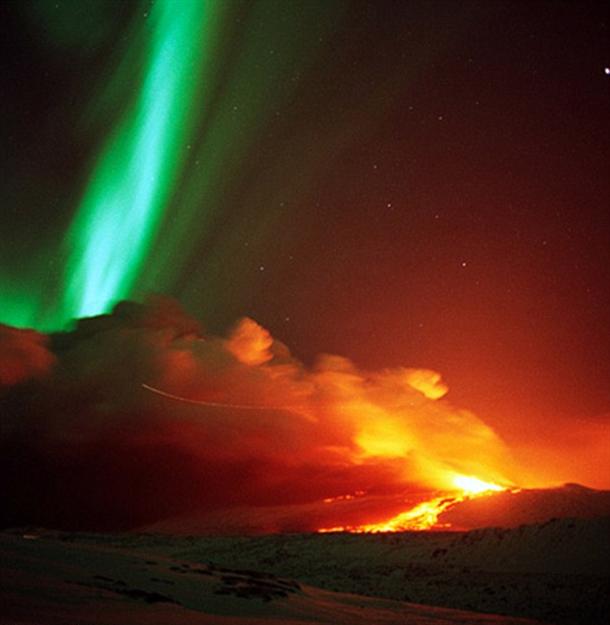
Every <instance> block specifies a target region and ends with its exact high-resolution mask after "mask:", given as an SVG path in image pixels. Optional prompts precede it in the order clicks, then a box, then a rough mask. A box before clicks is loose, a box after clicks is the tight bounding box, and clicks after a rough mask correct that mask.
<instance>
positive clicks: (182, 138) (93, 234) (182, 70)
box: [61, 0, 218, 320]
mask: <svg viewBox="0 0 610 625" xmlns="http://www.w3.org/2000/svg"><path fill="white" fill-rule="evenodd" d="M215 5H216V3H215V2H211V1H210V2H203V1H202V0H181V1H180V3H176V2H175V1H174V0H157V2H155V4H154V5H153V8H152V11H151V14H150V16H149V17H148V23H147V32H148V41H147V43H148V51H147V55H146V59H147V63H146V65H145V67H144V71H143V76H142V84H141V86H140V88H139V90H137V96H136V98H135V100H134V101H133V103H132V105H131V108H129V109H128V110H127V111H126V112H125V115H124V117H123V118H122V119H121V120H120V121H119V122H118V124H117V125H116V127H115V128H114V130H113V131H112V133H111V134H110V136H109V139H108V141H107V143H106V145H105V147H104V148H103V150H102V151H101V154H100V156H99V158H98V160H97V162H96V164H95V166H94V168H93V172H92V174H91V177H90V180H89V183H88V185H87V187H86V190H85V193H84V196H83V198H82V201H81V203H80V206H79V208H78V211H77V213H76V215H75V218H74V221H73V223H72V225H71V227H70V229H69V231H68V233H67V236H66V239H65V242H64V243H65V249H66V255H67V264H66V275H65V288H64V290H63V307H62V311H61V315H62V317H63V318H64V319H66V320H67V319H70V318H74V317H83V316H91V315H96V314H100V313H103V312H107V311H108V310H110V309H111V308H112V306H113V305H114V303H116V302H117V301H118V300H120V299H122V298H125V297H128V296H129V295H130V294H131V291H132V288H133V285H134V282H135V281H136V279H137V277H138V274H139V272H140V271H141V270H142V268H143V266H144V265H145V262H146V259H147V258H148V256H149V255H150V254H151V252H152V248H153V243H154V241H155V236H156V235H157V233H158V228H159V225H160V223H161V220H162V217H163V214H164V209H165V208H166V206H167V203H168V201H169V199H170V197H171V195H172V191H173V189H174V185H175V182H176V180H177V177H178V176H179V174H180V171H181V168H182V165H183V163H184V160H185V156H186V152H187V143H188V136H189V132H190V130H191V128H192V126H193V122H194V120H193V117H194V116H195V115H194V113H195V111H196V112H197V114H199V113H200V111H199V110H198V109H197V105H198V101H199V100H200V97H199V96H201V95H202V94H201V91H202V90H204V89H205V86H206V85H205V82H206V81H205V68H206V63H205V61H206V60H207V59H208V58H209V56H210V53H211V47H212V42H213V41H214V37H213V31H214V28H215V27H216V21H217V16H218V15H217V14H218V10H217V7H216V6H215Z"/></svg>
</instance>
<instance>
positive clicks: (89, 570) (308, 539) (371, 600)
mask: <svg viewBox="0 0 610 625" xmlns="http://www.w3.org/2000/svg"><path fill="white" fill-rule="evenodd" d="M609 536H610V519H594V520H577V521H571V520H566V519H563V520H558V521H551V522H548V523H545V524H541V525H534V526H528V527H521V528H516V529H509V530H499V529H486V530H477V531H473V532H469V533H453V534H449V533H406V534H388V535H345V534H295V535H270V536H258V537H248V538H244V537H218V536H216V537H188V536H182V537H177V536H168V535H150V534H148V535H147V534H121V535H100V534H69V533H60V532H48V531H34V530H30V531H26V530H21V531H19V532H17V531H9V532H5V533H3V534H0V545H1V552H2V556H1V564H0V570H1V574H2V583H1V590H0V605H2V613H1V614H0V622H1V623H3V624H13V623H15V624H16V623H19V624H31V625H34V624H36V625H46V624H49V625H69V624H72V623H74V624H75V625H77V624H78V625H89V624H99V625H102V624H103V625H113V624H115V623H116V624H117V625H130V624H131V623H134V624H135V623H139V624H140V623H142V624H153V623H154V624H157V623H158V624H163V625H172V624H174V623H175V624H176V625H177V624H178V623H180V624H186V625H189V624H200V623H201V624H203V623H205V624H209V623H218V624H219V625H225V624H239V625H243V624H246V623H252V624H254V623H257V624H261V623H273V622H277V623H280V622H281V623H288V624H291V625H296V624H305V623H309V624H311V623H328V624H329V625H330V624H333V625H340V624H343V623H345V624H362V625H364V624H365V623H366V624H367V625H368V624H379V625H383V624H390V623H392V624H393V623H396V624H398V623H401V624H412V625H423V624H426V625H441V624H449V623H452V624H455V623H461V624H464V625H466V624H473V625H474V624H483V623H485V624H489V625H491V624H494V625H509V624H511V625H517V624H518V623H519V624H521V625H525V623H530V624H531V623H532V621H528V620H525V619H520V618H517V616H527V617H530V618H537V619H539V620H540V621H542V622H546V623H566V624H574V623H582V624H584V623H587V625H597V624H599V625H601V624H602V623H604V624H605V623H607V622H608V614H609V610H608V595H609V593H608V590H609V579H610V577H609V565H608V562H610V553H609V549H610V545H609ZM364 595H367V596H364ZM421 604H427V605H421ZM431 605H434V606H445V607H444V608H443V607H430V606H431ZM453 608H461V609H462V610H468V611H462V610H457V609H453ZM474 611H477V612H478V613H477V612H474ZM482 612H486V613H488V614H482ZM489 613H502V614H504V616H498V615H495V616H494V615H493V614H489Z"/></svg>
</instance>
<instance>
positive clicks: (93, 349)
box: [0, 300, 515, 530]
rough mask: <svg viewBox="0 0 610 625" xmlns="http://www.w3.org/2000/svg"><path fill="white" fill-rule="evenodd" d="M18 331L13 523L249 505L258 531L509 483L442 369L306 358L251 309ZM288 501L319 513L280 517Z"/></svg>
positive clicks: (130, 520) (337, 520) (114, 519)
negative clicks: (308, 361) (468, 480)
mask: <svg viewBox="0 0 610 625" xmlns="http://www.w3.org/2000/svg"><path fill="white" fill-rule="evenodd" d="M7 332H8V331H7ZM16 332H17V334H14V335H11V334H10V332H8V333H7V336H13V338H12V339H11V340H13V343H10V341H9V343H8V344H9V345H13V344H15V345H17V346H19V345H22V344H23V345H29V346H30V347H31V349H20V348H11V350H9V351H8V353H9V355H10V354H12V356H7V357H5V359H4V360H3V361H2V362H9V360H10V358H12V359H13V361H15V360H16V361H17V362H20V363H21V368H19V366H17V364H15V363H13V364H12V365H11V366H12V367H14V369H11V370H14V371H21V372H23V373H20V374H19V375H13V376H12V377H10V376H8V375H5V378H6V380H8V383H9V384H15V385H16V386H14V388H13V389H11V390H10V391H9V392H8V395H7V397H6V398H5V399H6V401H5V406H6V407H7V409H8V410H7V415H8V417H7V419H6V421H5V428H4V430H3V438H2V452H3V453H2V460H1V462H2V470H1V472H0V476H1V479H2V480H3V481H4V484H3V487H4V489H5V490H6V491H7V492H8V500H9V501H10V506H9V507H8V508H7V510H8V512H6V513H5V516H4V517H3V518H2V519H1V520H2V522H3V523H4V524H16V523H24V522H26V523H40V524H46V525H56V526H65V527H77V528H93V529H117V528H119V529H120V528H128V527H135V526H139V525H143V524H148V523H152V522H155V521H158V520H160V519H163V518H168V517H173V516H179V515H196V514H199V515H203V516H206V515H207V518H210V519H211V518H223V517H222V514H223V511H226V510H231V509H236V508H238V507H240V506H241V507H243V506H250V507H251V506H255V507H256V508H257V510H259V513H258V516H260V518H263V517H264V518H265V521H264V523H263V521H261V523H263V525H264V527H265V528H273V529H282V528H283V527H290V528H291V529H300V530H311V529H317V528H319V527H333V526H337V525H345V524H346V519H347V517H348V516H350V515H351V518H350V519H348V522H349V523H350V524H352V525H356V524H363V523H370V522H373V523H376V522H379V521H381V520H383V519H384V518H389V516H392V515H395V514H398V513H400V512H401V511H404V510H405V507H406V506H407V502H408V503H409V505H414V504H416V503H418V502H419V501H422V499H423V498H425V493H432V492H433V491H443V490H445V491H451V490H455V488H456V481H455V480H456V476H473V477H476V479H478V480H483V481H485V482H489V483H493V484H501V485H510V484H512V483H513V480H514V479H515V478H514V475H513V471H512V470H513V469H514V466H513V463H512V461H511V458H510V454H509V452H508V450H507V448H506V446H505V445H504V443H503V442H502V441H501V440H500V438H499V437H498V436H497V435H496V434H495V433H494V431H493V430H492V429H491V428H490V427H489V426H488V425H486V424H485V423H484V422H483V421H482V420H481V419H479V418H478V417H477V416H475V415H474V414H472V413H471V412H468V411H465V410H459V409H456V408H454V407H453V406H452V405H451V404H450V403H449V402H448V401H447V400H446V399H444V395H445V394H446V392H447V388H446V386H444V385H443V384H442V382H441V379H440V375H439V374H437V373H435V372H433V371H428V370H420V369H407V368H393V369H388V370H382V371H365V370H362V369H359V368H357V367H356V366H355V365H354V364H353V363H351V362H350V361H349V360H347V359H345V358H341V357H338V356H331V355H323V356H320V357H319V358H318V360H317V362H316V363H315V364H314V365H313V366H312V367H306V366H305V365H303V364H302V363H301V362H299V361H298V360H297V359H295V358H294V357H293V356H291V354H290V352H289V350H288V348H287V347H286V346H285V345H283V344H282V343H281V342H279V341H276V340H274V339H273V338H272V337H271V335H270V334H269V333H268V332H267V331H266V330H265V329H263V328H262V327H261V326H260V325H258V324H257V323H256V322H255V321H253V320H251V319H242V320H241V321H239V322H238V323H237V324H236V326H235V327H234V329H233V330H232V331H231V332H230V334H229V336H228V337H227V338H223V337H218V336H211V335H202V333H201V330H200V328H199V325H198V324H197V323H196V322H194V321H193V320H191V319H189V318H188V317H187V316H186V315H185V314H184V313H183V312H182V311H181V310H180V309H179V307H177V306H176V305H175V304H173V303H172V302H171V301H170V302H167V301H166V300H156V301H154V302H152V303H151V304H148V305H146V306H143V305H136V304H133V303H126V302H123V303H121V304H119V305H118V306H117V308H116V309H115V311H114V313H113V314H112V315H106V316H102V317H97V318H94V319H88V320H81V321H80V322H79V323H78V325H77V327H76V329H75V330H74V331H73V332H71V333H68V334H65V335H56V336H54V337H52V339H53V340H52V344H53V346H54V353H53V354H51V353H50V352H47V351H45V350H46V348H45V347H44V337H41V335H36V334H35V333H34V334H31V335H28V334H26V335H23V336H22V335H21V334H19V331H16ZM14 337H17V339H15V338H14ZM24 337H25V338H24ZM54 359H56V366H55V367H53V368H52V369H49V367H50V363H52V362H53V360H54ZM11 362H12V361H11ZM5 369H6V370H7V371H8V368H6V367H5V368H3V371H4V370H5ZM43 370H44V371H48V374H47V376H45V377H44V378H41V379H40V380H38V381H36V382H35V384H36V386H35V389H34V391H35V392H34V391H32V392H31V393H24V392H22V390H21V387H20V386H19V384H18V383H19V382H22V381H23V380H25V379H27V378H28V377H31V376H32V375H34V374H35V373H38V372H40V371H43ZM92 484H95V488H92ZM422 493H424V494H422ZM356 494H357V495H356ZM324 500H326V501H327V502H329V501H332V502H338V503H332V505H328V504H324ZM318 504H319V506H318ZM348 505H349V508H348ZM291 506H306V508H302V509H301V512H302V510H304V509H307V510H308V511H309V512H308V513H307V514H302V513H301V514H300V516H299V519H298V522H296V525H295V521H294V518H295V517H294V515H292V517H291V520H290V522H289V524H288V525H282V524H281V523H280V522H279V521H277V519H278V518H280V517H281V516H282V515H283V514H284V513H285V512H286V509H287V508H286V507H291ZM407 507H408V506H407ZM263 509H265V510H267V511H268V513H267V514H266V515H265V514H263V513H262V512H260V511H261V510H263ZM219 515H220V516H219ZM273 515H275V519H276V520H275V521H273V520H270V516H273ZM278 523H279V524H278ZM287 523H288V522H287ZM263 525H261V527H263Z"/></svg>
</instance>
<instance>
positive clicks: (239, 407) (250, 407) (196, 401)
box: [141, 383, 301, 414]
mask: <svg viewBox="0 0 610 625" xmlns="http://www.w3.org/2000/svg"><path fill="white" fill-rule="evenodd" d="M141 386H142V388H145V389H146V390H147V391H151V392H152V393H156V394H157V395H161V397H167V398H168V399H174V400H176V401H181V402H184V403H187V404H196V405H198V406H209V407H211V408H232V409H235V410H266V411H269V410H273V411H281V412H286V411H287V410H289V411H291V412H297V410H296V408H297V407H296V406H262V405H261V406H255V405H252V404H226V403H223V402H215V401H205V400H204V399H189V398H188V397H181V396H180V395H174V394H173V393H168V392H166V391H162V390H161V389H159V388H155V387H154V386H150V385H149V384H145V383H142V385H141ZM299 414H301V413H300V412H299Z"/></svg>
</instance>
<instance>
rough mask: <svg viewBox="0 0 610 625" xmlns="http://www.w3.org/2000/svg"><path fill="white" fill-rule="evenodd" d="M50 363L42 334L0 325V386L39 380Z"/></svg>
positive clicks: (45, 338)
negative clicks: (37, 378) (33, 379)
mask: <svg viewBox="0 0 610 625" xmlns="http://www.w3.org/2000/svg"><path fill="white" fill-rule="evenodd" d="M54 362H55V357H54V356H53V354H52V353H51V352H50V351H49V349H48V348H47V337H46V336H45V335H44V334H40V333H39V332H36V331H34V330H20V329H18V328H11V327H10V326H6V325H2V324H0V387H2V386H13V385H14V384H18V383H20V382H24V381H25V380H28V379H30V378H36V377H40V376H42V375H44V374H45V373H47V371H49V369H50V368H51V367H52V365H53V363H54Z"/></svg>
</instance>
